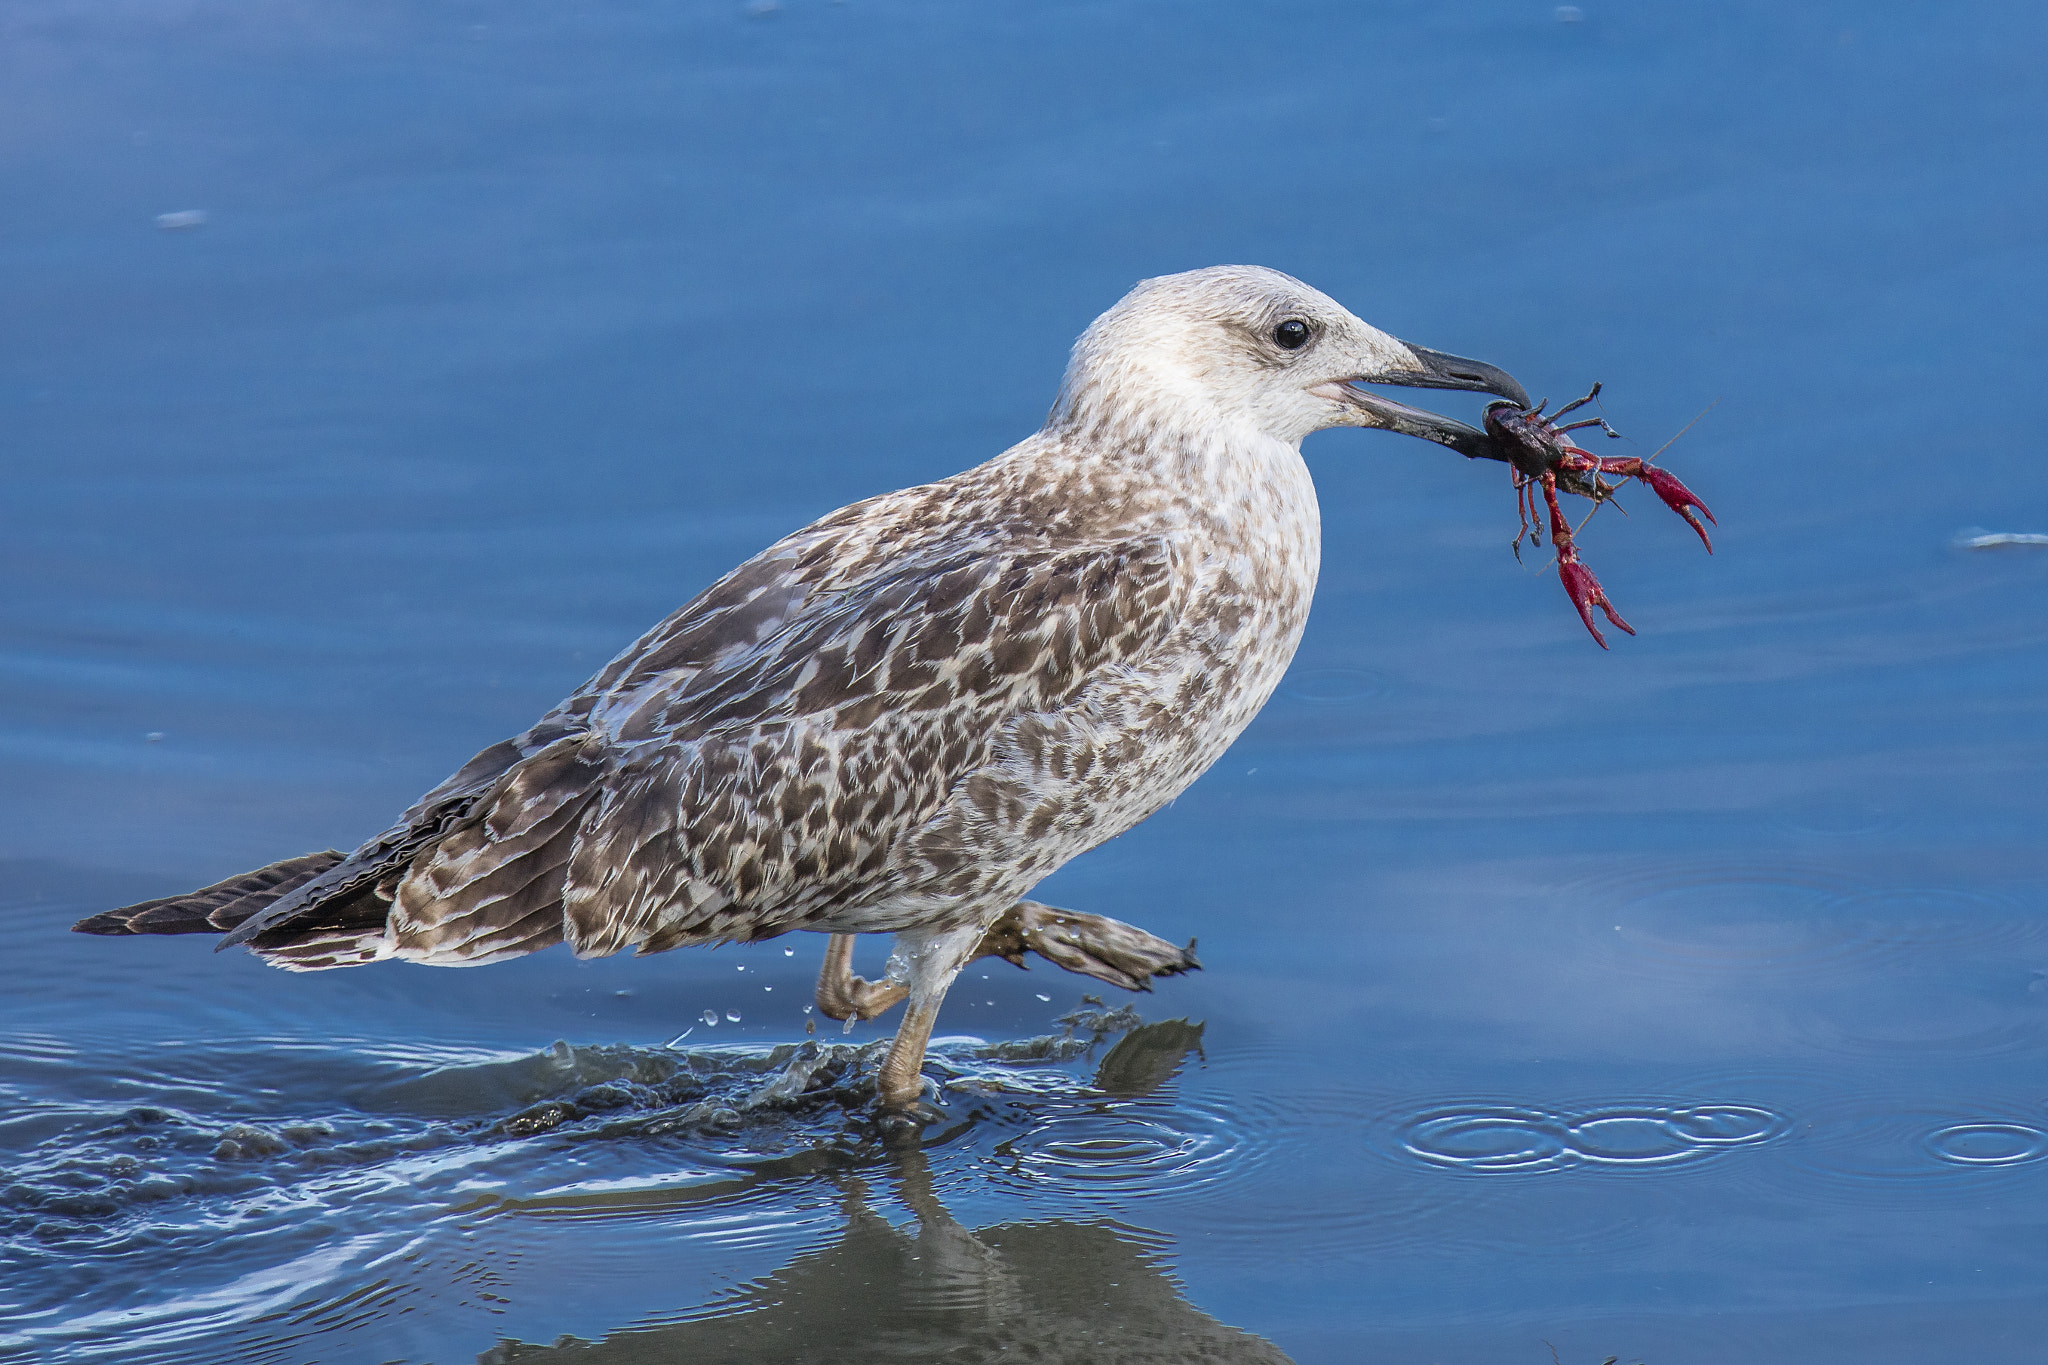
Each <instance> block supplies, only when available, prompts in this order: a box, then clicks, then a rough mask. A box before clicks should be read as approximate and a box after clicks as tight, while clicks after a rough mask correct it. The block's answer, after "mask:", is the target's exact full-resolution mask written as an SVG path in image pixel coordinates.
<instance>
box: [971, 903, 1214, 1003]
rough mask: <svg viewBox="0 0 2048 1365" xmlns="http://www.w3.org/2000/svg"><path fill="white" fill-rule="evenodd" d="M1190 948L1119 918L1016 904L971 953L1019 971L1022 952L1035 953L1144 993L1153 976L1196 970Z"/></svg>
mask: <svg viewBox="0 0 2048 1365" xmlns="http://www.w3.org/2000/svg"><path fill="white" fill-rule="evenodd" d="M1194 949H1195V945H1194V944H1193V943H1192V942H1190V943H1189V944H1188V946H1187V947H1185V948H1176V947H1175V946H1174V945H1173V944H1171V943H1168V942H1167V941H1166V940H1165V939H1163V938H1160V937H1158V936H1157V935H1155V934H1148V933H1146V932H1145V931H1144V930H1143V929H1140V928H1138V927H1137V926H1135V925H1130V924H1125V923H1124V922H1123V921H1121V920H1113V919H1107V918H1105V917H1103V916H1101V915H1084V914H1082V913H1080V912H1079V911H1077V910H1062V909H1060V908H1059V907H1058V906H1053V905H1041V904H1039V903H1038V902H1037V901H1018V902H1017V903H1016V904H1015V905H1013V906H1011V907H1010V908H1009V909H1008V910H1006V911H1005V912H1004V913H1003V917H1002V918H1001V919H999V920H997V921H996V922H995V923H994V924H993V925H991V926H989V930H988V932H987V933H986V934H985V935H983V936H982V940H981V947H980V950H979V951H978V952H977V953H976V954H975V955H976V956H977V957H999V958H1002V959H1003V960H1004V961H1006V962H1009V963H1012V964H1014V965H1016V966H1019V967H1022V966H1023V965H1024V954H1025V953H1027V952H1031V953H1037V954H1038V955H1039V956H1040V957H1042V958H1044V959H1045V960H1046V961H1048V962H1050V963H1052V964H1053V965H1054V966H1056V967H1064V968H1066V969H1067V970H1068V971H1070V972H1079V973H1080V974H1081V975H1083V976H1092V977H1094V978H1095V979H1096V980H1097V981H1107V982H1108V983H1109V984H1110V985H1112V986H1122V987H1123V988H1124V989H1125V990H1127V991H1149V990H1151V989H1152V978H1153V977H1155V976H1172V975H1175V974H1176V973H1179V972H1190V971H1199V970H1201V966H1202V964H1201V963H1200V962H1197V961H1196V960H1195V952H1194Z"/></svg>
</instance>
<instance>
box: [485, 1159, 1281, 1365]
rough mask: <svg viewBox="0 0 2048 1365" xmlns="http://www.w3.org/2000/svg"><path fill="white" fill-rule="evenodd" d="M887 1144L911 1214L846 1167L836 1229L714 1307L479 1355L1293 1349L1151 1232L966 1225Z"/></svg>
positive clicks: (720, 1361) (896, 1363) (1183, 1358)
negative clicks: (1172, 1269)
mask: <svg viewBox="0 0 2048 1365" xmlns="http://www.w3.org/2000/svg"><path fill="white" fill-rule="evenodd" d="M894 1160H895V1170H894V1171H893V1173H892V1174H891V1176H890V1177H888V1179H889V1181H890V1183H891V1184H893V1185H894V1187H895V1188H894V1194H895V1199H896V1202H897V1203H899V1204H900V1205H901V1206H902V1207H903V1208H905V1209H907V1210H908V1211H909V1212H910V1213H911V1214H913V1215H914V1216H915V1222H914V1223H909V1224H905V1225H903V1226H897V1225H896V1224H893V1223H891V1222H890V1221H889V1219H888V1218H887V1217H886V1216H885V1215H884V1214H883V1213H881V1212H879V1211H877V1209H876V1208H874V1207H873V1206H871V1205H870V1203H869V1191H868V1188H867V1185H866V1182H864V1181H862V1180H860V1179H858V1178H850V1179H848V1180H847V1182H846V1200H845V1211H846V1220H847V1221H846V1231H845V1232H844V1233H843V1234H842V1235H841V1236H840V1239H839V1241H838V1242H836V1243H835V1244H834V1245H832V1246H830V1247H827V1248H825V1249H823V1250H821V1251H812V1252H806V1253H805V1254H803V1255H801V1256H799V1257H797V1258H796V1259H795V1260H793V1261H791V1262H790V1263H789V1264H788V1265H786V1266H784V1267H783V1268H782V1269H781V1270H778V1271H776V1272H775V1273H774V1274H772V1275H769V1276H767V1277H766V1278H764V1279H761V1280H758V1281H756V1282H755V1283H753V1284H751V1285H749V1286H747V1287H746V1288H744V1289H742V1290H739V1291H737V1292H736V1293H735V1294H734V1296H733V1299H732V1302H731V1305H730V1308H729V1310H728V1311H726V1312H724V1313H722V1314H720V1315H719V1316H716V1317H702V1318H697V1319H695V1320H692V1321H689V1322H682V1323H676V1324H673V1325H670V1326H663V1327H655V1328H641V1329H631V1328H628V1329H626V1330H623V1331H619V1332H615V1333H613V1334H611V1335H610V1336H608V1337H606V1338H605V1339H604V1340H603V1341H598V1342H584V1341H578V1340H576V1339H574V1338H568V1337H565V1338H563V1339H562V1340H561V1341H558V1342H556V1343H555V1344H554V1345H552V1346H539V1345H528V1344H525V1343H523V1342H517V1341H505V1342H500V1343H499V1344H498V1345H497V1346H495V1347H493V1348H492V1349H491V1350H489V1351H486V1352H485V1353H484V1354H482V1355H481V1356H479V1357H477V1361H478V1365H515V1363H516V1365H543V1363H545V1365H571V1363H572V1362H573V1363H574V1365H683V1363H684V1362H688V1365H728V1363H729V1365H739V1362H743V1361H744V1362H768V1361H773V1362H777V1365H864V1362H877V1365H879V1362H883V1361H888V1362H892V1365H913V1363H914V1362H920V1361H934V1362H936V1361H946V1362H948V1365H966V1363H967V1362H979V1361H995V1360H1003V1361H1012V1360H1017V1359H1019V1358H1028V1359H1030V1360H1034V1361H1039V1362H1045V1363H1046V1365H1067V1363H1068V1362H1072V1365H1083V1362H1097V1361H1107V1360H1113V1361H1118V1362H1122V1363H1123V1365H1152V1363H1153V1362H1157V1363H1158V1365H1168V1363H1169V1362H1175V1363H1177V1365H1178V1363H1195V1362H1204V1363H1206V1362H1217V1363H1218V1365H1221V1362H1226V1361H1228V1362H1232V1365H1238V1363H1239V1362H1242V1363H1243V1365H1290V1362H1289V1361H1288V1357H1287V1356H1285V1355H1283V1354H1282V1353H1281V1352H1280V1350H1279V1349H1278V1348H1276V1347H1275V1346H1274V1345H1273V1344H1272V1343H1271V1342H1268V1341H1266V1340H1265V1339H1264V1338H1261V1337H1257V1336H1253V1335H1252V1334H1251V1333H1249V1332H1243V1331H1240V1330H1238V1329H1237V1328H1235V1327H1230V1326H1227V1325H1226V1324H1224V1323H1221V1322H1218V1321H1217V1320H1216V1319H1214V1318H1212V1317H1210V1316H1209V1315H1208V1314H1207V1313H1204V1312H1202V1311H1201V1310H1200V1309H1199V1308H1196V1307H1195V1306H1194V1305H1193V1304H1191V1303H1189V1302H1188V1301H1187V1299H1185V1298H1184V1297H1182V1295H1181V1292H1180V1288H1179V1286H1178V1285H1176V1284H1175V1283H1174V1282H1173V1281H1172V1280H1171V1279H1169V1278H1168V1276H1167V1275H1166V1273H1165V1271H1164V1270H1163V1269H1162V1268H1161V1262H1162V1259H1163V1252H1164V1250H1165V1248H1166V1246H1167V1245H1168V1244H1167V1243H1166V1242H1165V1240H1164V1239H1163V1238H1161V1237H1160V1236H1159V1235H1158V1234H1156V1233H1150V1232H1145V1231H1143V1230H1141V1229H1137V1228H1131V1227H1126V1226H1124V1225H1121V1224H1116V1223H1109V1222H1100V1223H1076V1222H1064V1221H1051V1222H1043V1223H999V1224H996V1225H994V1226H992V1227H985V1228H967V1227H963V1226H962V1225H961V1224H960V1223H958V1222H956V1221H955V1220H954V1218H953V1216H952V1215H951V1214H950V1213H948V1212H947V1211H946V1208H945V1205H943V1204H941V1203H940V1202H939V1199H938V1196H937V1194H936V1193H935V1192H934V1191H933V1188H932V1177H931V1170H930V1167H929V1166H928V1164H927V1162H926V1159H925V1154H924V1152H923V1151H921V1150H918V1149H914V1148H913V1149H910V1150H906V1151H901V1152H898V1153H896V1154H895V1157H894ZM1020 1348H1022V1350H1023V1355H1022V1356H1021V1357H1020Z"/></svg>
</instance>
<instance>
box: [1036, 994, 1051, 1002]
mask: <svg viewBox="0 0 2048 1365" xmlns="http://www.w3.org/2000/svg"><path fill="white" fill-rule="evenodd" d="M1038 998H1039V999H1040V1000H1043V1001H1045V1002H1046V1003H1048V1004H1050V1003H1051V1002H1052V997H1051V996H1049V995H1041V996H1039V997H1038Z"/></svg>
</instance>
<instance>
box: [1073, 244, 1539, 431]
mask: <svg viewBox="0 0 2048 1365" xmlns="http://www.w3.org/2000/svg"><path fill="white" fill-rule="evenodd" d="M1363 384H1398V385H1405V386H1407V387H1411V388H1427V389H1470V390H1473V391H1476V392H1480V393H1492V394H1498V395H1499V396H1500V397H1502V398H1506V399H1508V400H1509V401H1511V402H1514V403H1516V404H1519V405H1521V406H1525V407H1526V406H1527V405H1528V402H1529V396H1528V394H1527V393H1526V392H1524V390H1523V389H1522V386H1521V385H1520V384H1517V383H1516V382H1515V381H1514V379H1513V378H1512V377H1511V376H1509V375H1508V374H1507V372H1506V371H1504V370H1501V369H1499V368H1497V367H1495V366H1492V365H1488V364H1486V363H1485V362H1483V361H1477V360H1465V359H1462V358H1460V357H1458V356H1454V355H1447V354H1445V353H1444V352H1442V351H1432V350H1429V349H1428V348H1426V347H1422V346H1416V345H1412V344H1410V343H1408V342H1405V341H1399V340H1396V339H1395V338H1393V337H1391V336H1388V335H1387V334H1386V333H1385V332H1382V331H1380V330H1379V329H1378V328H1376V327H1373V326H1372V325H1370V324H1369V323H1366V322H1364V321H1362V320H1361V319H1359V318H1357V317H1355V316H1353V314H1352V313H1351V312H1350V310H1348V309H1346V308H1345V307H1344V306H1343V305H1342V304H1340V303H1338V302H1337V301H1336V300H1335V299H1332V298H1331V297H1330V296H1329V295H1327V294H1324V293H1323V292H1321V291H1320V290H1317V289H1311V288H1310V287H1309V286H1308V285H1305V284H1303V283H1302V282H1301V281H1300V280H1297V279H1295V278H1293V277H1292V276H1290V275H1283V274H1281V273H1280V272H1279V271H1277V270H1268V269H1266V268H1265V267H1263V266H1255V265H1219V266H1211V267H1210V268H1208V269H1206V270H1190V271H1187V272H1186V273H1184V274H1180V275H1162V276H1160V277H1159V278H1157V279H1151V280H1145V281H1143V282H1141V283H1140V284H1139V285H1138V286H1137V287H1136V288H1134V289H1132V290H1131V292H1130V293H1128V294H1126V295H1124V297H1123V298H1122V299H1121V300H1119V301H1118V303H1117V304H1116V306H1115V307H1113V308H1111V309H1110V310H1109V311H1108V312H1107V313H1104V314H1103V315H1102V316H1101V317H1099V318H1097V319H1096V320H1095V321H1094V323H1092V324H1091V325H1090V326H1089V328H1088V330H1087V331H1086V332H1084V333H1082V335H1081V339H1080V340H1079V341H1078V342H1076V343H1075V344H1074V353H1073V356H1072V358H1071V359H1070V360H1069V361H1068V363H1067V373H1066V378H1065V379H1064V381H1063V382H1062V383H1061V385H1060V394H1059V398H1058V400H1057V401H1056V402H1055V403H1054V404H1053V410H1052V414H1051V416H1050V417H1049V418H1048V419H1047V426H1048V427H1058V428H1065V429H1069V430H1073V429H1093V430H1095V431H1098V432H1103V433H1105V434H1106V433H1107V432H1109V431H1112V430H1117V429H1122V430H1124V431H1126V432H1129V433H1131V434H1133V435H1136V434H1139V433H1143V432H1148V431H1159V430H1162V429H1173V428H1185V427H1189V426H1195V427H1200V428H1204V429H1210V430H1214V429H1217V428H1222V429H1226V430H1236V431H1239V432H1248V433H1255V434H1257V435H1259V436H1263V437H1267V438H1270V439H1273V440H1278V441H1283V442H1285V443H1287V444H1288V445H1292V446H1298V445H1300V443H1301V439H1302V438H1303V437H1304V436H1306V435H1308V434H1309V433H1310V432H1312V431H1321V430H1322V429H1324V428H1325V427H1343V426H1349V427H1381V428H1385V429H1387V430H1391V431H1399V432H1402V433H1404V434H1406V435H1410V436H1419V437H1422V438H1423V439H1425V440H1431V441H1435V442H1437V443H1438V444H1439V445H1446V446H1450V447H1451V448H1452V449H1455V450H1459V451H1461V452H1462V453H1464V454H1467V455H1482V454H1491V453H1492V451H1491V449H1490V446H1489V443H1488V441H1487V437H1486V435H1485V433H1483V432H1481V431H1478V430H1476V429H1474V428H1472V427H1469V426H1467V425H1465V424H1464V423H1462V422H1458V421H1454V420H1452V419H1451V418H1448V417H1442V416H1439V415H1437V414H1435V413H1431V412H1425V411H1423V410H1421V409H1419V408H1411V407H1409V406H1407V405H1406V404H1403V403H1397V402H1394V401H1393V400H1392V399H1389V398H1386V397H1384V396H1383V395H1380V394H1377V393H1373V392H1371V391H1369V390H1366V389H1363V388H1361V387H1359V386H1360V385H1363Z"/></svg>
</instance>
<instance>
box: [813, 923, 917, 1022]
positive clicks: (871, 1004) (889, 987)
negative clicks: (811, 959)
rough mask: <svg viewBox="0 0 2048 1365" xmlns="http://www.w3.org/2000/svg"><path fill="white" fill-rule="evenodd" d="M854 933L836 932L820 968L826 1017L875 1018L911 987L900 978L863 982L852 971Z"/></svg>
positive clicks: (821, 1010) (820, 990)
mask: <svg viewBox="0 0 2048 1365" xmlns="http://www.w3.org/2000/svg"><path fill="white" fill-rule="evenodd" d="M854 937H855V936H854V935H852V934H834V935H832V941H831V942H830V943H829V944H827V945H826V947H825V965H824V966H823V967H822V968H820V969H819V971H818V1012H819V1013H821V1014H823V1015H824V1016H825V1017H826V1018H827V1019H839V1020H847V1019H860V1020H867V1019H873V1018H874V1017H875V1016H876V1015H879V1014H881V1013H883V1012H884V1011H886V1010H888V1009H889V1008H890V1007H892V1006H893V1005H895V1004H896V1003H897V1002H898V1001H900V1000H902V999H903V997H904V996H906V995H908V994H909V993H910V988H909V987H908V986H906V985H905V984H904V983H902V982H900V981H864V980H862V979H861V978H860V977H857V976H855V975H854V974H853V940H854Z"/></svg>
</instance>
